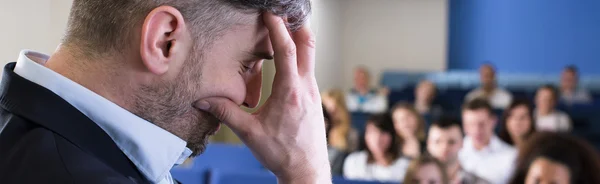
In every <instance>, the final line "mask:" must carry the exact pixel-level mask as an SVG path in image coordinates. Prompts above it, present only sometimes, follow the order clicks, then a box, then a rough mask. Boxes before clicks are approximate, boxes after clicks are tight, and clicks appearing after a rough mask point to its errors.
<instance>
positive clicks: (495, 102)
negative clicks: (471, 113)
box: [466, 64, 512, 109]
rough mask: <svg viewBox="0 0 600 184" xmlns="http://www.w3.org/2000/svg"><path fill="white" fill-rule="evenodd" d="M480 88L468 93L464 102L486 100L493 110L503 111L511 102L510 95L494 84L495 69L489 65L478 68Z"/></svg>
mask: <svg viewBox="0 0 600 184" xmlns="http://www.w3.org/2000/svg"><path fill="white" fill-rule="evenodd" d="M479 79H480V81H481V87H479V88H477V89H475V90H473V91H471V92H469V93H468V94H467V96H466V101H467V102H468V101H471V100H474V99H477V98H481V99H486V100H488V101H489V103H490V104H491V105H492V107H493V108H495V109H505V108H506V107H508V105H510V103H511V102H512V95H511V94H510V92H508V91H507V90H505V89H502V88H500V87H498V84H497V82H496V69H494V67H493V66H492V65H491V64H484V65H482V66H481V68H479Z"/></svg>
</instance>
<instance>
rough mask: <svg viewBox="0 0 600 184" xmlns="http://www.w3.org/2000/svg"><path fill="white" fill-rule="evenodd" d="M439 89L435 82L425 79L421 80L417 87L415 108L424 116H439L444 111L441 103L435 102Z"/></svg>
mask: <svg viewBox="0 0 600 184" xmlns="http://www.w3.org/2000/svg"><path fill="white" fill-rule="evenodd" d="M436 93H437V89H436V87H435V84H433V82H431V81H428V80H424V81H421V82H420V83H419V84H418V85H417V88H416V89H415V103H414V105H415V109H416V110H417V111H418V112H419V114H421V115H423V116H432V117H433V118H437V117H439V116H440V115H441V114H442V113H443V111H444V110H443V108H442V106H440V105H439V104H435V103H434V101H433V100H435V95H436Z"/></svg>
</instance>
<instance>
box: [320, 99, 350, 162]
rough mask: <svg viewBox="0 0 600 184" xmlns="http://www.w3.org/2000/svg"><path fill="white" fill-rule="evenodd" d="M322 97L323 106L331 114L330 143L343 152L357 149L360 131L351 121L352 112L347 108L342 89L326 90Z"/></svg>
mask: <svg viewBox="0 0 600 184" xmlns="http://www.w3.org/2000/svg"><path fill="white" fill-rule="evenodd" d="M321 98H322V101H323V106H324V107H325V109H326V110H327V112H329V116H330V122H329V123H330V128H329V132H328V138H327V139H328V140H327V142H328V143H329V145H330V146H332V147H334V148H336V149H338V150H340V151H343V152H352V151H354V150H356V148H357V147H358V133H357V132H356V130H354V129H353V128H352V125H351V123H350V114H349V112H348V109H347V108H346V101H345V99H344V98H345V95H344V93H343V92H342V90H339V89H334V90H330V91H326V92H324V93H323V94H321Z"/></svg>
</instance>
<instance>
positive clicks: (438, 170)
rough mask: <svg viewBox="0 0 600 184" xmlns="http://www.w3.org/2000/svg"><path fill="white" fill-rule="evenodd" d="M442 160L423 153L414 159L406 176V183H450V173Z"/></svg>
mask: <svg viewBox="0 0 600 184" xmlns="http://www.w3.org/2000/svg"><path fill="white" fill-rule="evenodd" d="M445 170H446V169H445V166H444V164H442V162H440V161H438V160H437V159H435V158H433V157H431V156H429V155H423V156H420V157H418V158H416V159H414V160H413V161H412V162H411V163H410V166H408V171H406V176H405V177H404V182H403V183H404V184H449V179H448V175H447V174H446V172H445Z"/></svg>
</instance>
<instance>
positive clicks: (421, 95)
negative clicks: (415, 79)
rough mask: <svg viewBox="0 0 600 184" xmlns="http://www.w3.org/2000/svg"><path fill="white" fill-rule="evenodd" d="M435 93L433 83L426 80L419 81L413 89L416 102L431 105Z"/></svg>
mask: <svg viewBox="0 0 600 184" xmlns="http://www.w3.org/2000/svg"><path fill="white" fill-rule="evenodd" d="M436 91H437V90H436V87H435V84H433V82H431V81H428V80H424V81H421V82H419V85H417V88H416V89H415V97H416V100H417V101H424V102H427V103H431V102H432V101H433V100H434V98H435V93H436Z"/></svg>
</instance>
